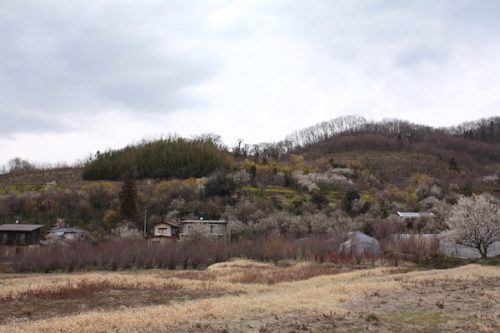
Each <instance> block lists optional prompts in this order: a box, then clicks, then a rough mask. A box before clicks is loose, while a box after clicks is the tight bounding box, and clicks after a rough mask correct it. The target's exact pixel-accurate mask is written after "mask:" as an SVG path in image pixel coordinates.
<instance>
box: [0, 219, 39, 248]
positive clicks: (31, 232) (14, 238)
mask: <svg viewBox="0 0 500 333" xmlns="http://www.w3.org/2000/svg"><path fill="white" fill-rule="evenodd" d="M42 228H43V225H40V224H2V225H0V245H33V244H38V243H39V242H40V239H41V238H42Z"/></svg>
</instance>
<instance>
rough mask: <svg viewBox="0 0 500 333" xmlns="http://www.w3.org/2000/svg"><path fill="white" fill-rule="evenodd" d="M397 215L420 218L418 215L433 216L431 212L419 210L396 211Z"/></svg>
mask: <svg viewBox="0 0 500 333" xmlns="http://www.w3.org/2000/svg"><path fill="white" fill-rule="evenodd" d="M398 216H399V217H405V218H420V217H433V216H434V214H432V213H421V212H398Z"/></svg>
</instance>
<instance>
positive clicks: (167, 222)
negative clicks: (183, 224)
mask: <svg viewBox="0 0 500 333" xmlns="http://www.w3.org/2000/svg"><path fill="white" fill-rule="evenodd" d="M160 224H168V225H169V226H172V227H178V226H179V225H178V224H177V223H175V222H170V221H161V222H158V223H155V224H153V227H154V226H157V225H160Z"/></svg>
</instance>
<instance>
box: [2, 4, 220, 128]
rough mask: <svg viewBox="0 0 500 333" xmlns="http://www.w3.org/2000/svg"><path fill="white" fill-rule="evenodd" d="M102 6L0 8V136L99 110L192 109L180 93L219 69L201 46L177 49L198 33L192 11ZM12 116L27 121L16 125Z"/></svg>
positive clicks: (199, 20) (197, 19) (156, 6)
mask: <svg viewBox="0 0 500 333" xmlns="http://www.w3.org/2000/svg"><path fill="white" fill-rule="evenodd" d="M103 3H104V2H102V1H86V2H81V3H79V4H74V3H73V4H74V6H71V5H68V4H65V3H64V2H58V1H43V2H42V1H40V2H39V1H19V2H12V3H10V4H2V5H0V36H2V43H1V44H0V100H2V110H1V111H0V115H1V117H2V124H3V125H2V129H3V131H4V133H5V131H7V132H9V131H10V132H17V131H26V130H30V129H34V128H37V129H47V130H49V129H52V127H51V126H48V125H47V124H46V123H44V122H40V121H39V120H36V119H37V118H40V117H42V118H51V119H52V121H53V122H59V121H60V120H61V119H64V118H65V117H66V118H67V117H70V116H71V113H75V112H76V113H85V114H93V113H99V112H102V111H103V110H106V109H121V110H124V111H128V112H147V113H151V112H153V113H154V112H156V113H162V114H165V113H169V112H171V111H175V110H177V109H178V108H184V109H185V108H189V107H190V106H192V105H193V103H196V101H195V100H194V99H193V98H192V97H191V96H190V95H189V90H190V88H191V87H193V86H196V85H198V84H200V83H202V82H204V81H205V80H207V79H209V78H210V77H211V76H212V75H214V74H215V73H216V71H217V70H218V67H219V64H218V62H217V59H216V58H215V56H214V55H212V54H210V53H209V49H203V48H196V47H186V48H184V47H183V45H179V44H182V42H183V41H184V40H191V39H195V38H199V37H200V36H199V35H202V31H199V29H203V24H204V23H203V20H202V18H201V16H200V15H199V14H198V13H197V12H196V10H191V11H189V10H190V8H189V5H184V6H179V5H178V4H176V3H166V2H163V1H148V2H144V3H142V2H141V4H140V5H137V6H131V5H130V4H126V3H123V2H122V1H116V2H113V3H112V5H110V4H109V2H108V4H103ZM164 3H165V4H164ZM200 8H202V9H203V8H204V7H203V6H200ZM179 41H181V43H179ZM13 110H22V111H23V113H24V114H26V115H29V116H26V117H24V118H23V122H24V125H21V124H20V122H19V119H17V118H16V117H14V116H13V113H14V111H13ZM42 115H43V116H42Z"/></svg>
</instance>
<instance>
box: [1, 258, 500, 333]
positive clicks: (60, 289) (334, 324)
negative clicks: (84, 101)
mask: <svg viewBox="0 0 500 333" xmlns="http://www.w3.org/2000/svg"><path fill="white" fill-rule="evenodd" d="M0 301H1V302H0V304H1V306H0V332H173V331H175V332H307V331H309V332H332V331H335V332H359V331H371V332H388V331H390V332H408V331H412V332H435V331H450V332H451V331H453V332H498V331H500V267H492V266H481V265H475V264H474V265H467V266H462V267H458V268H453V269H448V270H428V271H417V270H411V268H409V267H377V268H370V269H362V270H350V271H349V270H347V269H346V268H338V267H335V266H328V265H316V264H311V263H302V262H300V263H293V264H289V265H287V266H283V265H280V266H275V265H273V264H268V263H259V262H252V261H247V260H236V261H231V262H226V263H219V264H215V265H212V266H210V267H208V268H207V269H206V270H191V271H167V270H165V271H164V270H146V271H137V272H132V271H130V272H119V273H116V272H91V273H73V274H45V275H42V274H2V275H0Z"/></svg>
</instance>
